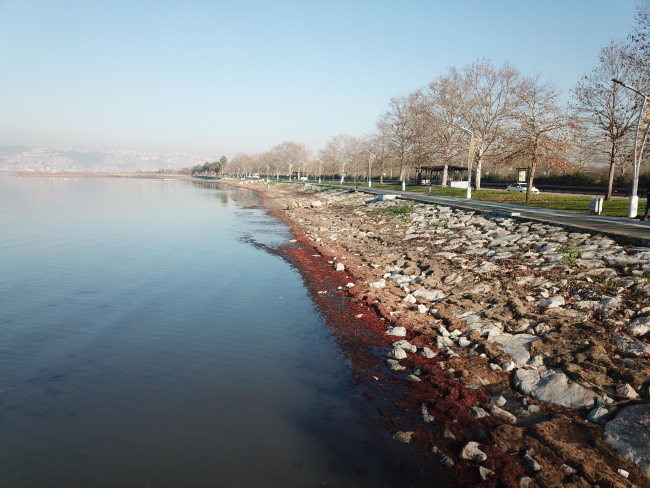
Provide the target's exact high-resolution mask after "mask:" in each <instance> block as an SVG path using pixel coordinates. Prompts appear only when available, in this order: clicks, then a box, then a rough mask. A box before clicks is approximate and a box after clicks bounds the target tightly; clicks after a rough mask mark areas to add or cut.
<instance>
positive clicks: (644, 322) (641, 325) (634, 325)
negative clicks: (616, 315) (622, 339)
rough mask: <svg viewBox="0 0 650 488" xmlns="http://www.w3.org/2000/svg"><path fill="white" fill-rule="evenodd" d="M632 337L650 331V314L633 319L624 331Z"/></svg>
mask: <svg viewBox="0 0 650 488" xmlns="http://www.w3.org/2000/svg"><path fill="white" fill-rule="evenodd" d="M625 332H627V333H628V334H630V335H631V336H633V337H640V336H643V335H646V334H647V333H648V332H650V316H649V317H639V318H638V319H635V320H633V321H632V322H631V323H630V325H629V326H628V327H627V330H626V331H625Z"/></svg>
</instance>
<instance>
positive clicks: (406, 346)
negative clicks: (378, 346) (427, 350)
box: [393, 339, 418, 353]
mask: <svg viewBox="0 0 650 488" xmlns="http://www.w3.org/2000/svg"><path fill="white" fill-rule="evenodd" d="M393 347H401V348H402V349H404V350H405V351H408V352H412V353H415V352H417V350H418V348H417V347H416V346H414V345H413V344H411V343H410V342H409V341H407V340H404V339H403V340H401V341H397V342H393Z"/></svg>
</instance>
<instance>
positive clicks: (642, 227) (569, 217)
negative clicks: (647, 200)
mask: <svg viewBox="0 0 650 488" xmlns="http://www.w3.org/2000/svg"><path fill="white" fill-rule="evenodd" d="M324 186H334V187H338V186H339V185H324ZM344 188H348V189H354V187H350V186H347V187H344ZM359 191H363V192H366V193H373V194H389V195H390V194H393V195H399V196H400V197H401V198H406V199H409V200H414V201H418V202H426V203H437V204H441V205H450V206H454V207H459V208H464V209H471V210H479V211H483V212H494V211H499V210H500V211H505V212H518V213H519V214H520V216H521V217H522V218H524V219H530V220H535V221H540V222H545V223H555V224H560V225H563V226H569V227H575V228H577V229H584V230H585V231H587V230H588V231H591V232H594V231H596V232H600V233H602V234H605V235H609V236H612V237H614V238H617V240H623V241H627V242H630V243H633V244H643V245H650V222H643V221H641V220H636V219H628V218H622V217H606V216H602V215H588V214H581V213H577V212H567V211H565V210H554V209H550V208H537V207H525V206H522V205H510V204H504V203H495V202H483V201H480V200H468V199H465V198H454V197H443V196H439V195H428V194H422V193H411V192H402V191H394V190H383V189H376V188H367V187H361V186H360V187H359ZM640 210H643V209H640Z"/></svg>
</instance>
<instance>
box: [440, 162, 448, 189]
mask: <svg viewBox="0 0 650 488" xmlns="http://www.w3.org/2000/svg"><path fill="white" fill-rule="evenodd" d="M447 178H449V165H448V164H447V163H445V167H444V168H443V169H442V180H441V181H440V186H441V187H443V188H446V187H447Z"/></svg>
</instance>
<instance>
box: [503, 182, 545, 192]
mask: <svg viewBox="0 0 650 488" xmlns="http://www.w3.org/2000/svg"><path fill="white" fill-rule="evenodd" d="M527 188H528V183H513V184H511V185H510V186H508V188H506V190H507V191H518V192H520V193H526V189H527ZM531 192H532V193H539V190H538V189H537V188H535V187H533V189H532V190H531Z"/></svg>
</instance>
